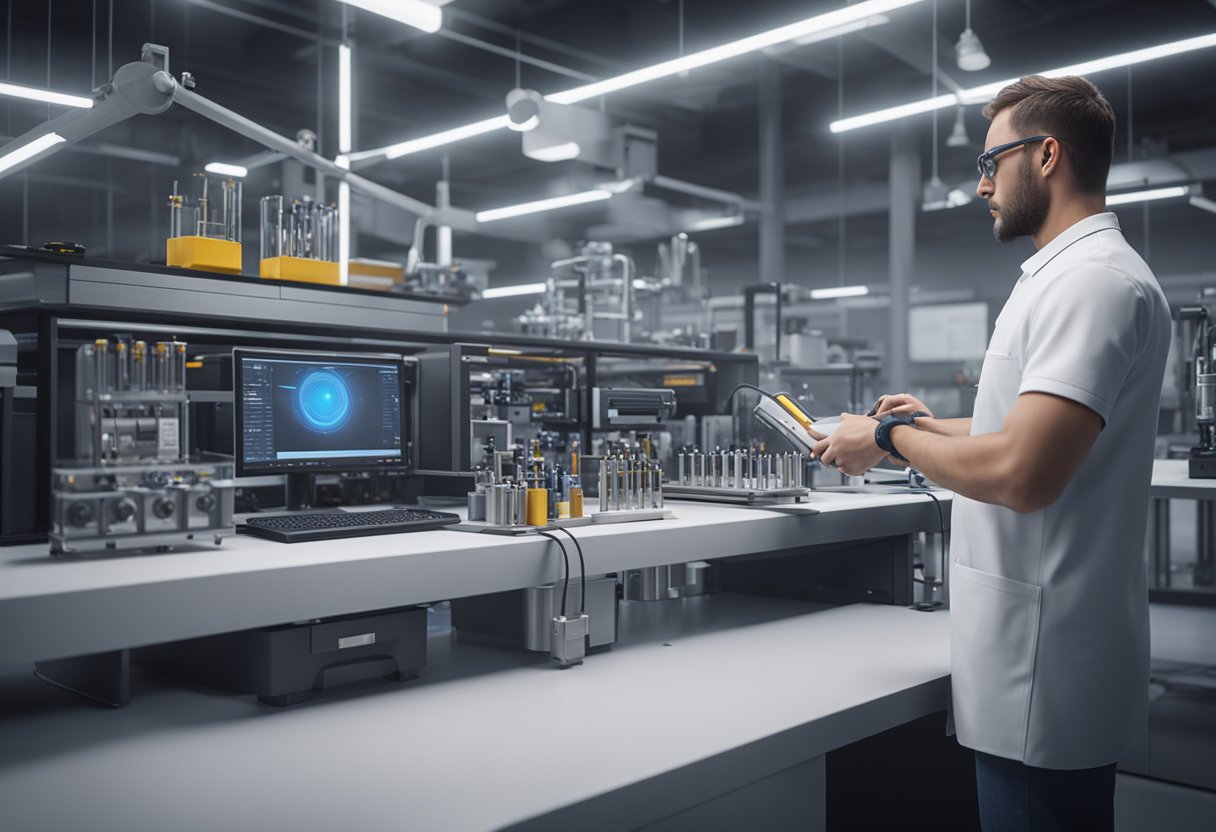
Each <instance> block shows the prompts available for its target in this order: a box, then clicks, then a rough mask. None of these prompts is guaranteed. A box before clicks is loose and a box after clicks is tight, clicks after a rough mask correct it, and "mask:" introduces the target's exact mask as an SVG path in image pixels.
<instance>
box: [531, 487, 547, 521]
mask: <svg viewBox="0 0 1216 832" xmlns="http://www.w3.org/2000/svg"><path fill="white" fill-rule="evenodd" d="M527 520H528V525H529V526H547V525H549V489H547V488H529V489H528V516H527Z"/></svg>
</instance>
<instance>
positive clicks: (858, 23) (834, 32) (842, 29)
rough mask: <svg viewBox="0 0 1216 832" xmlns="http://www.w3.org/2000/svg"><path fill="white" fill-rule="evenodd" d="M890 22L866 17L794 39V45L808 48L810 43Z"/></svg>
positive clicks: (877, 17)
mask: <svg viewBox="0 0 1216 832" xmlns="http://www.w3.org/2000/svg"><path fill="white" fill-rule="evenodd" d="M890 22H891V18H889V17H887V16H886V15H884V14H876V15H874V16H873V17H867V18H866V19H865V20H854V21H853V22H852V23H846V24H845V25H843V26H836V27H833V28H831V29H824V30H823V31H821V32H815V33H814V34H811V35H803V36H802V37H800V38H795V40H794V43H795V44H796V45H798V46H809V45H810V44H812V43H819V42H820V41H823V40H830V39H832V38H838V37H841V36H843V35H848V34H851V33H852V32H860V31H861V30H862V29H869V28H870V27H871V26H882V25H883V24H884V23H890Z"/></svg>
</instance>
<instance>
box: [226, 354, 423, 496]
mask: <svg viewBox="0 0 1216 832" xmlns="http://www.w3.org/2000/svg"><path fill="white" fill-rule="evenodd" d="M402 370H403V365H402V362H401V360H400V359H397V360H393V359H391V358H359V357H354V356H333V355H322V354H309V353H264V352H247V351H244V350H236V351H234V353H233V384H234V387H235V399H236V425H235V431H234V436H235V438H236V457H237V466H238V472H239V473H258V472H267V473H269V472H278V473H294V472H298V473H307V472H309V471H323V470H334V471H340V470H348V469H351V468H382V467H388V466H395V465H402V464H404V463H405V461H406V450H407V437H406V433H407V430H406V417H405V416H404V415H403V405H402V400H403V389H404V388H403V372H402Z"/></svg>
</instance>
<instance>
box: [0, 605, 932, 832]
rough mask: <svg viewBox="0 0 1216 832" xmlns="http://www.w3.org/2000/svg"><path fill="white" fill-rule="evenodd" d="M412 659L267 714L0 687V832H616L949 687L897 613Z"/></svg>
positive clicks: (225, 702) (927, 630)
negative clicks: (409, 676)
mask: <svg viewBox="0 0 1216 832" xmlns="http://www.w3.org/2000/svg"><path fill="white" fill-rule="evenodd" d="M432 615H433V616H434V615H435V613H432ZM429 649H430V652H431V659H430V663H429V664H428V666H427V667H426V668H425V669H424V670H423V677H422V679H421V680H419V681H417V682H411V683H407V684H404V685H394V684H390V683H384V684H381V683H375V684H367V685H357V686H351V688H352V689H351V690H349V691H345V692H343V691H340V690H338V691H334V692H333V693H332V694H329V695H326V696H324V697H322V698H321V699H319V700H317V701H314V702H311V703H308V704H305V705H302V706H297V707H294V708H290V709H287V710H284V711H273V710H271V709H268V708H265V707H260V706H257V705H255V704H254V703H253V698H252V697H251V696H233V695H226V694H220V693H216V692H213V691H208V690H205V689H200V688H188V687H185V688H183V687H172V686H169V685H167V684H166V683H164V682H162V681H160V680H159V679H158V678H157V677H155V676H154V675H153V674H149V673H143V674H137V676H136V680H135V684H136V685H137V688H138V690H137V695H136V696H135V697H134V698H133V699H132V702H131V704H130V705H129V706H128V707H126V708H125V709H122V710H119V711H103V710H98V709H95V708H90V707H87V706H83V705H81V704H80V702H79V701H78V700H76V699H74V698H72V697H70V696H69V695H67V694H64V693H62V692H59V691H54V690H52V689H50V688H47V687H46V686H44V685H42V684H41V683H40V682H37V681H35V680H33V679H32V678H29V679H25V678H22V679H14V678H13V677H9V678H8V679H4V678H0V697H2V700H0V701H3V702H4V707H3V709H0V807H3V808H0V826H3V827H5V828H8V829H14V830H17V829H20V830H27V829H85V828H87V829H90V830H94V831H95V832H109V830H115V832H117V830H122V831H123V832H143V831H144V830H148V831H149V832H151V831H152V830H156V831H157V832H160V830H166V829H173V830H175V832H191V831H192V830H200V832H201V831H202V830H206V831H207V832H213V830H218V829H240V830H245V831H246V832H258V830H268V832H269V830H274V832H280V831H281V830H293V832H309V830H318V831H319V830H326V832H329V830H334V829H390V828H391V829H411V830H413V829H417V830H453V832H460V831H463V830H467V832H484V831H485V830H492V829H501V828H504V827H511V826H512V825H514V824H520V826H519V827H518V828H520V829H551V828H565V829H579V828H582V829H590V828H614V829H615V828H633V827H635V826H640V825H643V824H644V823H647V822H653V821H655V820H657V819H659V818H660V817H662V816H663V815H664V813H666V812H669V811H674V810H676V809H678V808H679V806H678V805H676V802H679V803H681V804H682V805H689V804H688V803H687V801H689V800H690V798H695V797H696V796H697V795H699V794H701V793H703V794H704V797H705V798H708V797H709V796H712V795H715V794H722V793H724V792H726V791H728V790H730V789H732V788H738V787H740V786H742V785H744V784H746V783H749V782H754V781H755V780H757V779H759V778H761V777H765V776H768V775H769V774H772V773H776V772H778V771H782V770H784V769H787V768H789V767H790V766H792V765H796V764H798V763H799V762H802V761H805V760H808V759H811V758H814V757H817V756H819V755H821V754H823V753H826V752H827V751H829V750H831V749H833V748H836V747H839V746H842V745H845V744H848V743H850V742H853V741H855V740H857V739H861V738H863V737H865V736H869V735H872V734H874V733H877V732H879V731H882V730H886V729H887V728H890V727H893V726H895V725H899V724H902V723H904V722H907V721H910V720H912V719H916V718H918V717H921V716H924V715H926V714H929V713H932V712H934V711H937V710H941V709H943V708H944V707H945V703H946V697H947V690H948V686H947V675H948V673H949V639H948V614H947V613H943V612H936V613H918V612H912V611H909V610H906V609H904V608H901V607H886V606H869V605H852V606H847V607H839V608H834V609H823V608H820V607H817V606H815V605H811V604H805V603H800V602H794V601H786V600H779V599H773V598H761V597H754V596H744V595H729V594H727V595H721V596H710V597H701V598H689V599H682V600H680V601H677V602H659V603H628V604H624V605H623V617H622V632H621V641H620V642H619V643H618V645H617V646H616V647H615V648H613V649H612V650H611V651H609V652H607V653H602V654H594V655H591V656H589V657H588V658H587V661H586V663H585V664H584V665H582V666H579V667H575V668H572V669H569V670H565V671H561V670H557V669H555V668H554V667H552V666H551V662H550V661H549V660H548V658H547V657H544V656H540V657H537V656H535V655H526V654H520V653H514V652H509V651H499V650H493V649H491V648H485V647H477V646H473V645H466V644H459V645H456V646H455V647H454V648H452V647H451V646H450V644H449V642H448V636H447V635H446V634H442V633H441V634H439V635H436V636H433V637H432V638H431V644H430V648H429ZM656 778H658V779H656ZM539 816H546V817H545V818H542V819H539V820H537V818H538V817H539ZM529 819H533V820H532V821H529Z"/></svg>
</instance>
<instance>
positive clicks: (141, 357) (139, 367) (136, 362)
mask: <svg viewBox="0 0 1216 832" xmlns="http://www.w3.org/2000/svg"><path fill="white" fill-rule="evenodd" d="M147 386H148V343H147V342H146V341H136V342H135V343H134V344H133V345H132V346H131V389H132V390H135V391H143V390H145V389H147Z"/></svg>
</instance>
